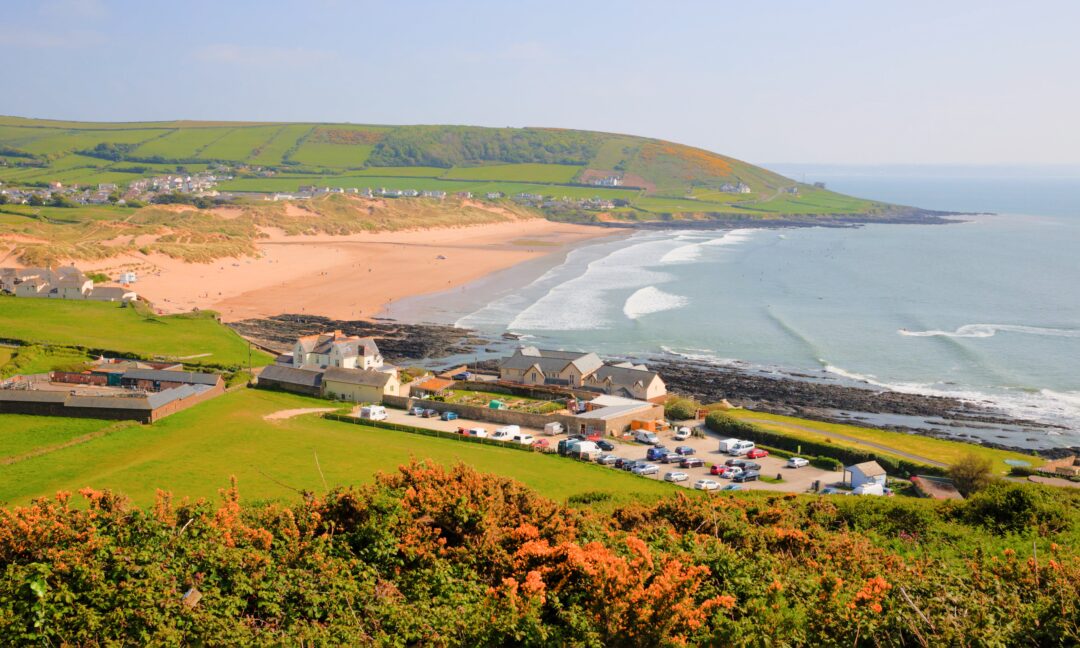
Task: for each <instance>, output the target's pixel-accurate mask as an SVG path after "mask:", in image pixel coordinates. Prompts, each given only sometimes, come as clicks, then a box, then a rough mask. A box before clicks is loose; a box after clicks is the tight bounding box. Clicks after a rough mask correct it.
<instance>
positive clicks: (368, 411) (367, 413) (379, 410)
mask: <svg viewBox="0 0 1080 648" xmlns="http://www.w3.org/2000/svg"><path fill="white" fill-rule="evenodd" d="M360 418H362V419H367V420H369V421H385V420H386V408H385V407H383V406H382V405H364V406H363V407H361V408H360Z"/></svg>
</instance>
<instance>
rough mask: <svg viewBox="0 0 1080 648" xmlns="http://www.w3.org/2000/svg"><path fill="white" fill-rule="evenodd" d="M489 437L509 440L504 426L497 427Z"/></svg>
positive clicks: (508, 434)
mask: <svg viewBox="0 0 1080 648" xmlns="http://www.w3.org/2000/svg"><path fill="white" fill-rule="evenodd" d="M491 438H492V439H497V440H499V441H509V440H510V433H509V432H507V431H506V429H505V428H499V429H497V430H495V431H494V432H492V433H491Z"/></svg>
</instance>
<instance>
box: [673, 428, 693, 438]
mask: <svg viewBox="0 0 1080 648" xmlns="http://www.w3.org/2000/svg"><path fill="white" fill-rule="evenodd" d="M674 438H675V440H676V441H686V440H687V439H689V438H690V428H688V427H686V426H683V427H680V428H678V429H676V430H675V437H674Z"/></svg>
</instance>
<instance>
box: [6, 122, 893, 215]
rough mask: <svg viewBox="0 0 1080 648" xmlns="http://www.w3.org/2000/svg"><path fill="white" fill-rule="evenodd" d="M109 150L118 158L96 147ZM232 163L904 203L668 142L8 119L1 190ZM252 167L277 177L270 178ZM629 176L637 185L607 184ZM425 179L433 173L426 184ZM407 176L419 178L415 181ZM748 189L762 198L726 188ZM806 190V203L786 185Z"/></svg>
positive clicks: (558, 190)
mask: <svg viewBox="0 0 1080 648" xmlns="http://www.w3.org/2000/svg"><path fill="white" fill-rule="evenodd" d="M101 144H105V145H107V147H106V149H107V151H108V152H109V154H108V155H103V154H102V153H101V151H98V152H95V148H96V147H97V146H98V145H101ZM216 163H225V164H228V165H230V166H232V167H240V168H239V170H238V171H237V179H236V180H234V181H233V182H229V183H225V184H224V185H222V186H221V188H222V189H224V190H230V191H240V192H262V191H295V190H296V189H297V188H298V187H300V186H302V185H309V184H317V185H324V186H331V187H358V188H365V187H371V188H378V187H384V186H385V187H387V188H390V189H394V188H401V189H418V190H423V189H433V190H444V191H447V192H454V191H466V190H471V191H474V192H488V191H501V192H503V193H505V194H508V195H512V194H515V193H522V192H525V193H537V194H541V195H544V196H550V197H553V198H561V197H564V196H565V197H569V198H593V197H596V198H606V199H609V200H623V201H626V202H627V205H625V206H623V207H622V208H621V209H620V210H616V211H613V212H611V213H609V215H608V218H609V219H611V218H616V219H617V218H633V219H641V218H642V217H645V218H648V217H649V215H650V214H651V215H656V216H659V215H669V216H670V215H680V214H699V215H700V214H709V215H712V216H714V217H727V218H734V217H738V218H775V217H776V216H777V215H793V214H797V215H810V216H815V215H816V216H820V215H824V214H839V215H845V214H848V215H850V214H859V215H871V216H872V215H874V214H883V213H888V212H890V210H891V209H893V207H892V206H889V205H885V204H881V203H875V202H872V201H866V200H860V199H855V198H850V197H848V196H843V195H841V194H837V193H834V192H831V191H827V190H824V189H821V188H815V187H812V186H807V185H800V184H798V183H796V182H795V181H794V180H790V179H788V178H785V177H783V176H780V175H778V174H775V173H772V172H771V171H767V170H765V169H762V168H760V167H756V166H754V165H751V164H748V163H746V162H743V161H740V160H737V159H735V158H731V157H727V156H724V155H720V154H717V153H713V152H710V151H705V150H702V149H698V148H694V147H690V146H685V145H682V144H675V143H672V142H665V141H662V140H656V139H650V138H644V137H635V136H630V135H617V134H611V133H600V132H593V131H575V130H565V129H554V128H519V129H514V128H480V127H472V126H364V125H355V124H263V123H229V122H154V123H129V124H114V123H82V122H57V121H49V120H34V119H25V118H18V117H0V181H3V182H5V183H8V184H18V183H35V182H37V183H40V182H46V181H52V180H58V181H60V182H63V183H66V184H82V185H86V184H95V183H101V182H114V183H119V184H126V183H127V182H130V181H131V180H133V179H135V178H138V177H142V176H146V175H154V174H161V173H165V172H170V171H173V172H174V171H175V170H176V169H177V167H180V168H183V169H186V170H195V169H197V168H205V165H211V164H216ZM249 166H258V167H265V168H268V169H270V170H272V171H274V172H275V175H274V176H273V177H272V178H266V177H262V176H258V177H256V176H255V175H253V174H251V173H249V172H248V171H247V170H246V168H247V167H249ZM610 176H619V177H620V178H621V180H622V184H623V185H624V187H625V188H610V187H602V186H596V185H594V184H593V182H594V181H596V180H599V179H602V178H605V177H610ZM416 177H423V178H426V180H425V181H424V182H419V181H417V180H415V179H412V178H416ZM402 178H410V179H409V180H408V181H402ZM739 183H742V184H745V185H747V186H749V188H750V193H732V192H731V191H730V190H729V191H724V188H725V186H728V187H730V186H731V185H737V184H739ZM796 187H797V189H798V194H789V193H787V192H786V190H788V189H791V188H796Z"/></svg>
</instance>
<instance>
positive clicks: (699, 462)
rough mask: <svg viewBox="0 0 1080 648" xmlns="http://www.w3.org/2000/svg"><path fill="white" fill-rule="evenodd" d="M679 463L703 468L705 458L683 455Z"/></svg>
mask: <svg viewBox="0 0 1080 648" xmlns="http://www.w3.org/2000/svg"><path fill="white" fill-rule="evenodd" d="M679 465H680V466H682V467H683V468H701V467H702V466H704V465H705V460H704V459H701V458H700V457H683V459H682V461H680V462H679Z"/></svg>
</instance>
